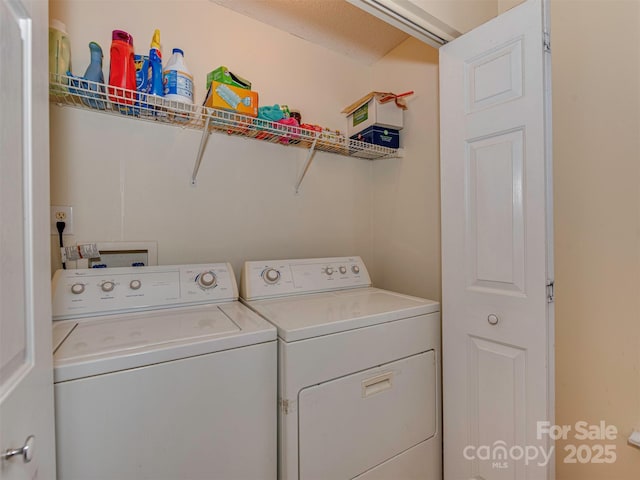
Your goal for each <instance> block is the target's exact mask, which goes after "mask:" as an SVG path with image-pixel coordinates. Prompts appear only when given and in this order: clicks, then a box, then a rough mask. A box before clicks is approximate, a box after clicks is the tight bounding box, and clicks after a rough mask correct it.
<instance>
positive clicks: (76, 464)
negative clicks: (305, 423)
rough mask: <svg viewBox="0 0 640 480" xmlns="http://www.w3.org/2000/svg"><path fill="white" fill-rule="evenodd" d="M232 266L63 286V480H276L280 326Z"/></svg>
mask: <svg viewBox="0 0 640 480" xmlns="http://www.w3.org/2000/svg"><path fill="white" fill-rule="evenodd" d="M237 300H238V289H237V284H236V281H235V277H234V275H233V271H232V269H231V266H230V265H229V264H224V263H217V264H207V265H184V266H154V267H138V268H104V269H89V270H60V271H58V272H56V274H55V276H54V278H53V315H54V318H53V319H54V326H53V335H54V377H55V385H54V391H55V402H56V442H57V468H58V479H59V480H98V479H100V480H116V479H117V480H143V479H149V480H150V479H153V480H162V479H166V480H187V479H188V480H205V479H206V480H211V479H225V480H227V479H229V480H231V479H238V480H247V479H275V478H276V471H277V470H276V468H277V453H276V439H277V416H276V408H277V391H276V384H277V383H276V382H277V363H276V362H277V345H276V329H275V328H274V327H273V326H272V325H270V324H269V323H268V322H266V321H265V320H264V319H262V318H260V317H259V316H258V315H256V314H255V313H254V312H252V311H251V310H249V309H248V308H247V307H245V306H244V305H242V304H241V303H240V302H238V301H237Z"/></svg>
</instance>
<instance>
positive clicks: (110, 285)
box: [100, 280, 116, 293]
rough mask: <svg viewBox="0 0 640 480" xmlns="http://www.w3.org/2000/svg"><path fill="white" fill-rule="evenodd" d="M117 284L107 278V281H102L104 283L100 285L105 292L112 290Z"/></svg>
mask: <svg viewBox="0 0 640 480" xmlns="http://www.w3.org/2000/svg"><path fill="white" fill-rule="evenodd" d="M115 286H116V284H115V283H113V282H112V281H110V280H107V281H106V282H102V285H100V288H101V289H102V291H103V292H107V293H109V292H112V291H113V289H114V288H115Z"/></svg>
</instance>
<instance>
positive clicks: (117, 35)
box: [111, 30, 133, 45]
mask: <svg viewBox="0 0 640 480" xmlns="http://www.w3.org/2000/svg"><path fill="white" fill-rule="evenodd" d="M111 40H120V41H121V42H126V43H128V44H129V45H133V37H132V36H131V35H130V34H128V33H127V32H125V31H124V30H114V31H113V32H111Z"/></svg>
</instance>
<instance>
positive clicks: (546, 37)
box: [542, 32, 551, 52]
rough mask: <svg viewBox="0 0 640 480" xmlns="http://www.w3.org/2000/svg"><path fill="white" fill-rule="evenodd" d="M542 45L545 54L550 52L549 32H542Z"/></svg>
mask: <svg viewBox="0 0 640 480" xmlns="http://www.w3.org/2000/svg"><path fill="white" fill-rule="evenodd" d="M542 45H543V48H544V51H545V52H551V36H550V35H549V32H544V33H543V34H542Z"/></svg>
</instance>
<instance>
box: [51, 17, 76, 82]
mask: <svg viewBox="0 0 640 480" xmlns="http://www.w3.org/2000/svg"><path fill="white" fill-rule="evenodd" d="M69 71H71V45H70V42H69V35H68V34H67V27H66V25H65V24H64V23H62V22H61V21H60V20H55V19H51V23H50V26H49V72H50V74H51V78H50V80H51V81H52V82H54V83H63V84H65V85H66V84H68V83H69V81H68V79H67V78H66V75H67V72H69ZM61 88H62V87H61ZM65 90H66V89H65Z"/></svg>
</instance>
